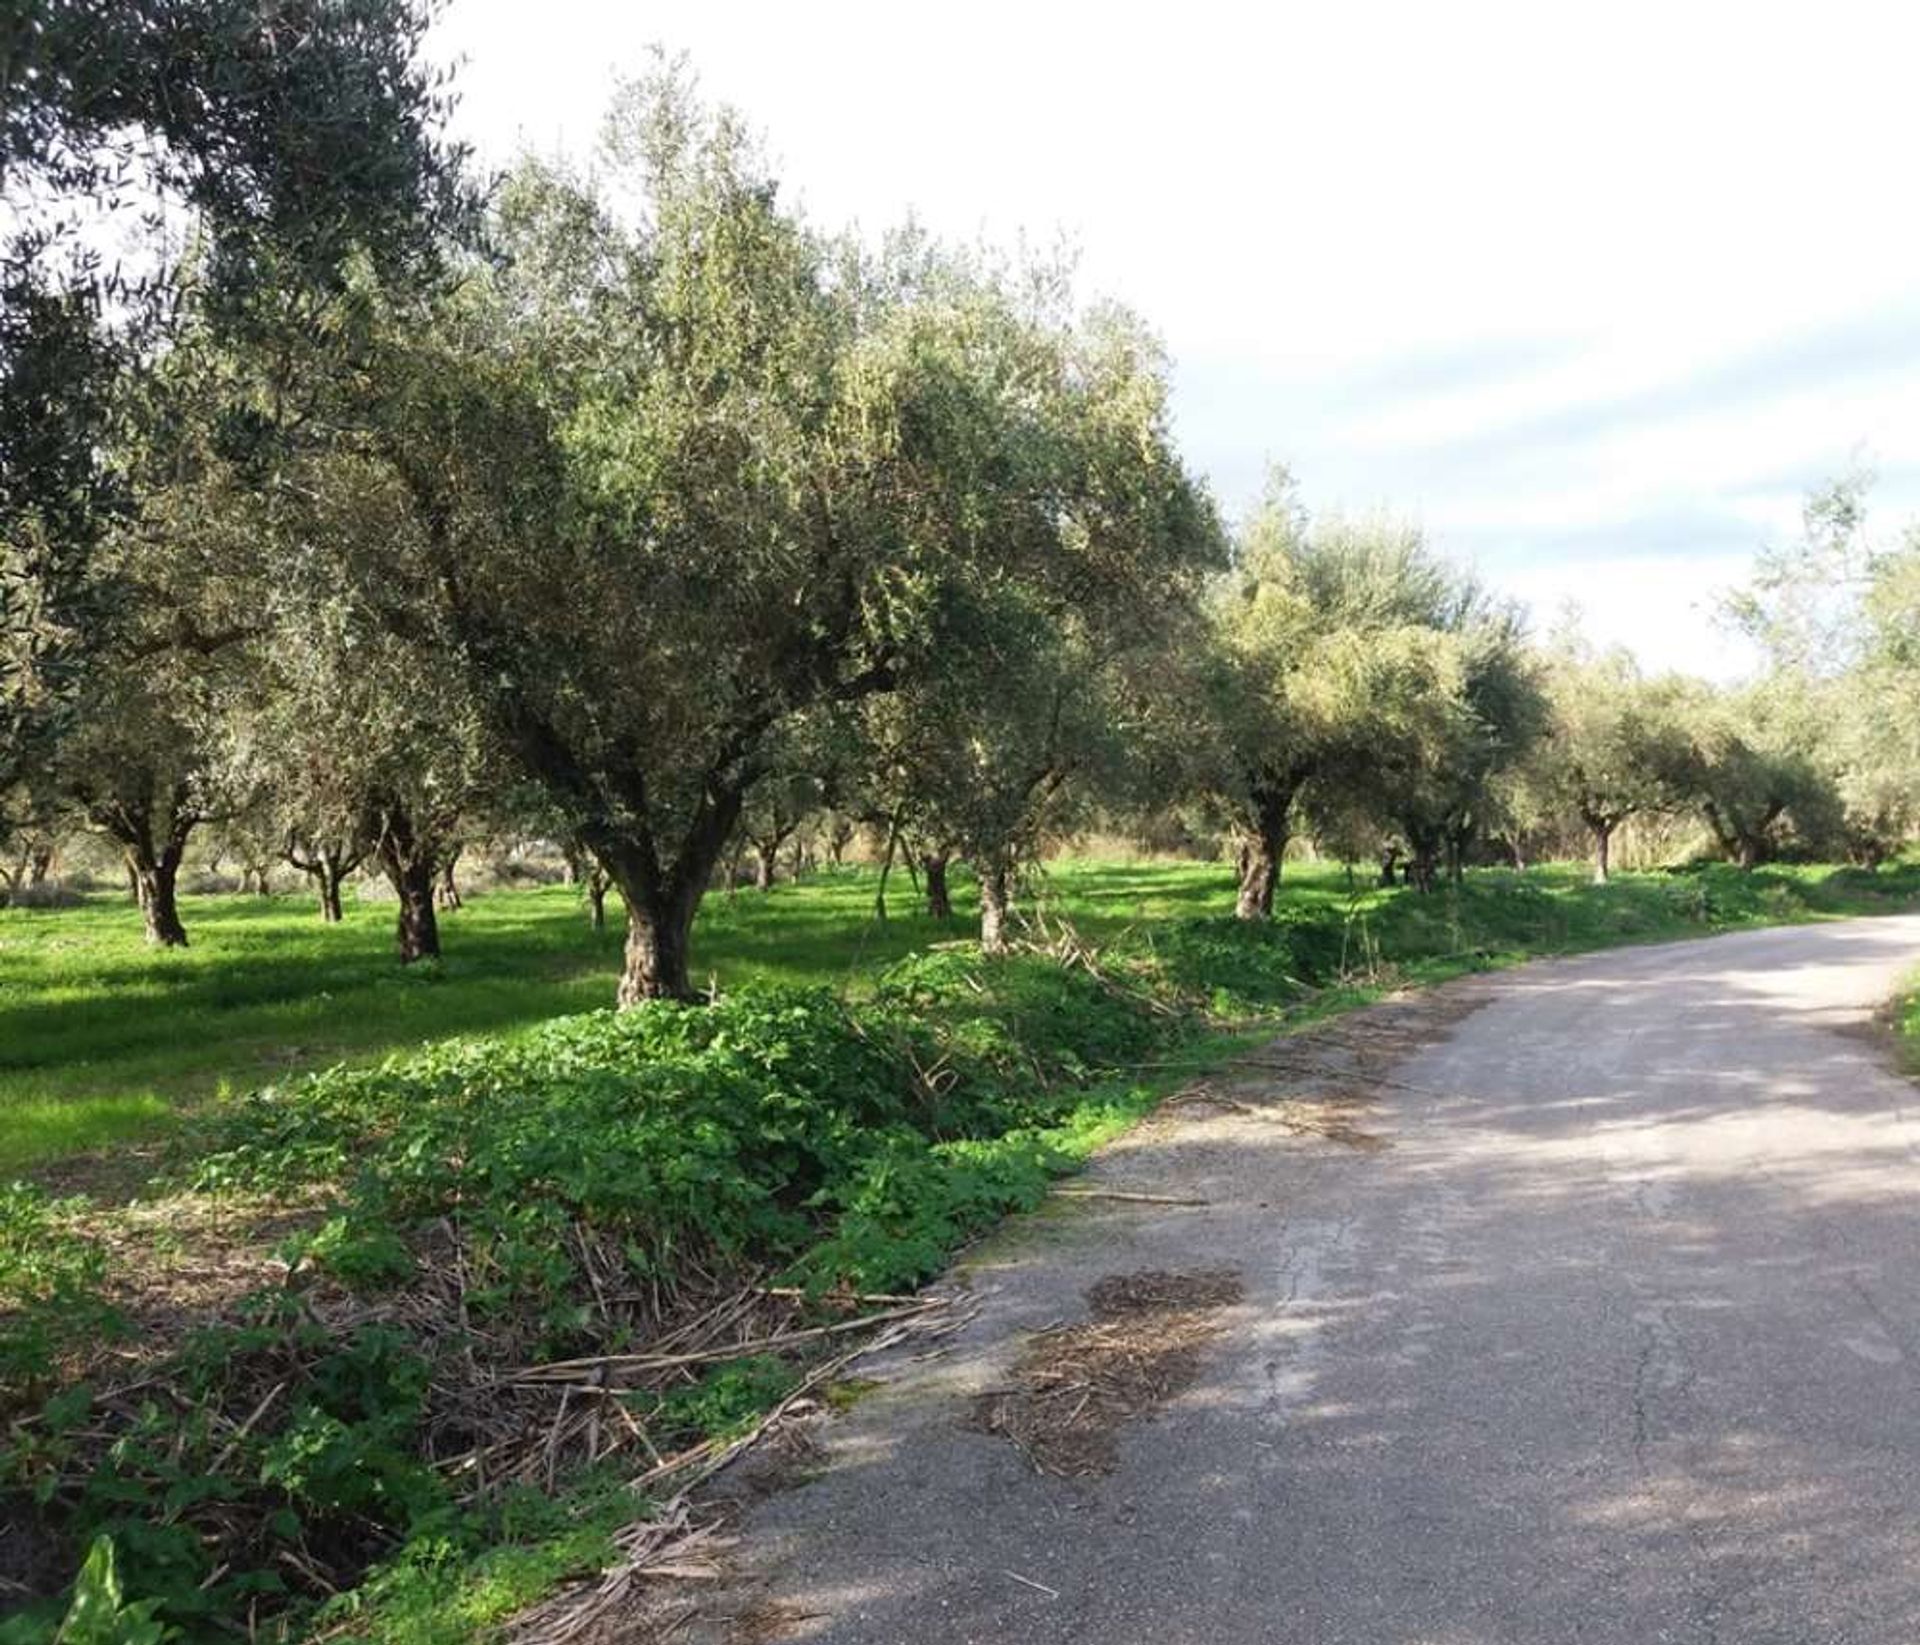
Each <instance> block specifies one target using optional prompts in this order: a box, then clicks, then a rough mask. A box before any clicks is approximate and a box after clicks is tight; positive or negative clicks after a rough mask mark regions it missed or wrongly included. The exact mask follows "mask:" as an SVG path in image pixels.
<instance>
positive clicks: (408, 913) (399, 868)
mask: <svg viewBox="0 0 1920 1645" xmlns="http://www.w3.org/2000/svg"><path fill="white" fill-rule="evenodd" d="M380 860H381V864H382V866H383V867H385V869H386V871H387V881H388V883H389V884H390V885H392V887H393V890H394V895H395V896H397V897H398V898H399V899H400V917H399V919H398V921H397V922H396V923H395V927H394V930H395V935H396V937H397V939H398V941H399V944H400V963H401V964H402V965H412V964H413V962H414V961H415V960H437V959H438V958H439V957H440V917H439V915H438V914H437V913H436V912H435V910H434V873H433V864H432V863H431V862H422V861H419V860H407V861H399V860H396V859H394V858H392V857H390V856H389V855H388V854H387V853H386V852H382V853H381V855H380Z"/></svg>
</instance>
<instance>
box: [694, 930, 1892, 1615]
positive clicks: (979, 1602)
mask: <svg viewBox="0 0 1920 1645" xmlns="http://www.w3.org/2000/svg"><path fill="white" fill-rule="evenodd" d="M1916 962H1920V917H1899V918H1888V919H1878V920H1870V921H1868V920H1862V921H1851V922H1847V923H1844V924H1833V925H1822V926H1813V927H1801V928H1798V929H1790V930H1778V931H1763V932H1753V933H1742V934H1739V935H1733V936H1726V937H1719V938H1713V939H1709V940H1706V941H1701V942H1692V943H1684V944H1675V945H1669V946H1661V947H1653V948H1638V949H1630V950H1618V951H1614V952H1611V953H1606V954H1600V955H1594V956H1590V957H1584V958H1580V959H1575V960H1570V961H1557V962H1552V963H1547V964H1541V965H1536V966H1531V967H1528V968H1526V969H1524V970H1521V971H1517V972H1511V973H1507V974H1505V975H1504V976H1501V977H1498V978H1476V979H1470V980H1468V981H1466V982H1464V983H1461V984H1456V985H1454V986H1453V987H1452V988H1450V989H1447V990H1442V991H1441V992H1440V993H1439V995H1437V996H1435V997H1433V998H1430V999H1428V1000H1426V1001H1424V1002H1420V1003H1416V1004H1412V1005H1403V1006H1387V1007H1384V1008H1379V1009H1377V1010H1376V1011H1375V1012H1372V1013H1366V1014H1363V1015H1362V1016H1360V1017H1354V1018H1348V1019H1345V1020H1344V1021H1343V1022H1342V1023H1340V1024H1338V1025H1335V1026H1334V1027H1333V1028H1332V1029H1330V1030H1329V1031H1327V1032H1326V1033H1325V1034H1323V1035H1321V1036H1319V1037H1318V1038H1317V1039H1313V1040H1309V1041H1307V1042H1304V1047H1305V1048H1304V1049H1302V1048H1301V1045H1299V1044H1296V1043H1295V1042H1284V1043H1283V1044H1282V1045H1280V1046H1278V1047H1276V1048H1274V1049H1273V1051H1272V1053H1271V1054H1270V1055H1266V1056H1264V1057H1263V1058H1261V1059H1260V1060H1263V1061H1265V1062H1266V1063H1268V1064H1269V1065H1270V1066H1266V1067H1250V1068H1244V1069H1242V1070H1241V1071H1240V1072H1239V1073H1238V1074H1237V1075H1236V1076H1235V1078H1234V1079H1233V1080H1232V1081H1231V1082H1230V1084H1229V1085H1228V1087H1227V1088H1226V1089H1225V1090H1224V1091H1223V1092H1221V1093H1220V1094H1221V1095H1222V1097H1223V1100H1222V1101H1221V1102H1219V1103H1217V1104H1216V1103H1212V1102H1209V1101H1205V1100H1194V1101H1190V1102H1187V1103H1183V1104H1180V1105H1178V1106H1176V1107H1175V1108H1174V1109H1172V1110H1170V1111H1169V1113H1168V1114H1167V1115H1166V1116H1165V1117H1164V1118H1162V1119H1160V1120H1157V1121H1155V1122H1153V1123H1152V1124H1150V1125H1148V1126H1146V1127H1144V1128H1142V1130H1140V1131H1139V1132H1138V1133H1136V1134H1135V1135H1134V1136H1133V1137H1131V1138H1130V1139H1128V1140H1127V1141H1126V1142H1125V1143H1123V1144H1122V1145H1120V1146H1119V1147H1117V1148H1115V1149H1113V1150H1111V1151H1109V1153H1108V1154H1106V1155H1105V1156H1103V1157H1102V1159H1101V1161H1100V1162H1099V1164H1098V1166H1097V1168H1096V1170H1095V1172H1094V1173H1093V1175H1092V1176H1091V1177H1090V1178H1082V1179H1080V1182H1079V1184H1078V1185H1077V1186H1079V1187H1080V1188H1082V1189H1085V1188H1086V1187H1089V1186H1092V1187H1096V1188H1099V1187H1105V1188H1107V1189H1111V1190H1114V1191H1116V1192H1120V1193H1137V1194H1161V1195H1165V1196H1169V1197H1178V1198H1186V1199H1194V1200H1201V1201H1204V1202H1205V1203H1204V1204H1195V1205H1163V1204H1153V1203H1148V1202H1146V1201H1143V1200H1127V1199H1118V1198H1116V1199H1112V1200H1099V1199H1087V1198H1082V1199H1077V1200H1073V1201H1070V1202H1065V1203H1060V1204H1056V1205H1054V1206H1052V1207H1051V1208H1050V1209H1049V1210H1048V1211H1045V1212H1043V1213H1042V1214H1040V1215H1039V1216H1037V1217H1034V1218H1030V1219H1023V1220H1022V1221H1021V1222H1019V1223H1017V1224H1015V1225H1014V1226H1013V1227H1011V1228H1010V1229H1009V1230H1008V1232H1007V1233H1006V1234H1004V1235H1003V1236H1001V1237H1000V1238H998V1239H997V1240H995V1241H994V1242H992V1243H991V1244H990V1245H989V1246H988V1247H987V1248H986V1249H985V1250H984V1251H983V1252H981V1253H980V1254H979V1255H978V1256H977V1257H976V1258H975V1259H974V1260H973V1261H972V1263H971V1264H970V1265H969V1267H968V1268H967V1269H966V1270H965V1271H964V1273H963V1280H962V1283H963V1284H964V1285H965V1286H967V1287H968V1288H969V1289H970V1293H971V1295H972V1296H973V1297H975V1298H977V1299H978V1304H979V1312H978V1315H977V1317H976V1318H975V1319H974V1321H973V1323H972V1324H971V1325H969V1326H968V1327H967V1328H966V1330H965V1331H964V1332H962V1333H960V1334H958V1335H956V1336H955V1337H953V1338H952V1339H950V1340H951V1351H950V1352H948V1353H947V1354H946V1355H945V1356H944V1357H941V1358H937V1359H933V1360H927V1361H921V1362H917V1363H916V1362H914V1361H912V1360H910V1359H907V1358H904V1357H903V1358H901V1359H900V1360H899V1361H897V1362H895V1363H891V1364H887V1365H883V1366H882V1367H881V1368H880V1369H879V1370H878V1371H876V1372H875V1373H874V1374H875V1375H878V1376H881V1377H883V1378H884V1382H883V1386H882V1387H881V1389H880V1390H879V1391H878V1392H876V1393H875V1394H873V1395H872V1396H871V1397H869V1398H867V1399H865V1400H863V1401H861V1402H860V1403H859V1404H857V1405H856V1406H855V1407H854V1409H853V1411H852V1412H851V1413H850V1414H849V1415H848V1416H846V1417H844V1418H841V1419H839V1420H836V1421H833V1422H831V1423H829V1424H827V1425H826V1427H825V1431H824V1433H823V1435H822V1438H823V1443H824V1451H823V1453H822V1456H821V1458H820V1465H819V1469H818V1472H817V1473H816V1474H815V1476H814V1477H813V1478H812V1479H811V1480H810V1482H808V1483H805V1484H802V1485H799V1486H797V1487H790V1488H786V1489H781V1490H778V1491H774V1492H772V1493H771V1494H767V1495H765V1496H763V1497H757V1498H755V1499H754V1500H752V1501H751V1503H750V1504H749V1505H747V1506H746V1507H745V1508H744V1509H743V1512H742V1522H741V1525H740V1533H741V1541H740V1544H739V1547H738V1552H737V1561H738V1572H739V1574H738V1576H737V1578H736V1579H735V1580H734V1581H733V1582H731V1583H729V1584H727V1585H725V1586H723V1587H722V1588H721V1590H720V1591H719V1592H718V1593H717V1594H716V1596H715V1597H714V1598H713V1599H712V1600H711V1601H709V1602H708V1604H707V1606H706V1608H705V1609H706V1619H705V1620H704V1621H703V1622H701V1623H699V1624H696V1625H694V1626H692V1627H691V1628H689V1629H688V1631H687V1635H686V1637H689V1638H711V1639H714V1640H726V1639H732V1640H735V1641H741V1642H745V1641H772V1640H785V1639H793V1640H802V1639H804V1640H814V1641H830V1642H833V1645H933V1642H945V1641H953V1642H971V1645H1033V1642H1038V1641H1049V1642H1052V1641H1059V1642H1081V1645H1188V1642H1191V1645H1243V1642H1244V1645H1253V1642H1261V1645H1279V1642H1287V1645H1523V1642H1524V1645H1533V1642H1541V1645H1547V1642H1552V1645H1565V1642H1571V1641H1579V1642H1606V1645H1614V1642H1617V1645H1655V1642H1665V1641H1672V1642H1675V1645H1816V1642H1817V1645H1840V1642H1843V1641H1844V1642H1849V1645H1851V1642H1860V1645H1913V1642H1915V1641H1917V1640H1920V1194H1917V1192H1916V1190H1920V1153H1917V1152H1916V1145H1917V1144H1920V1129H1916V1120H1915V1094H1916V1093H1915V1087H1914V1086H1913V1085H1911V1084H1910V1083H1909V1082H1908V1081H1907V1080H1906V1079H1904V1078H1902V1077H1900V1076H1899V1075H1898V1074H1897V1073H1895V1072H1894V1071H1893V1069H1892V1066H1891V1061H1890V1057H1889V1053H1888V1050H1887V1048H1886V1046H1885V1045H1884V1044H1883V1043H1881V1042H1880V1041H1879V1039H1878V1038H1877V1037H1876V1035H1875V1034H1874V1033H1873V1032H1872V1031H1871V1029H1870V1025H1869V1017H1870V1013H1871V1011H1872V1009H1873V1008H1874V1007H1876V1006H1877V1005H1879V1004H1880V1003H1881V1002H1883V1001H1884V1000H1885V999H1886V998H1887V997H1888V996H1889V994H1890V993H1891V992H1892V991H1893V989H1894V987H1895V986H1896V984H1897V982H1898V980H1899V978H1900V976H1901V974H1902V973H1903V972H1904V971H1906V970H1907V969H1908V968H1909V967H1911V966H1912V965H1914V964H1915V963H1916ZM1324 1099H1335V1100H1334V1102H1333V1105H1332V1106H1326V1105H1325V1102H1324ZM1355 1099H1360V1100H1358V1101H1356V1100H1355ZM1316 1103H1319V1104H1320V1105H1319V1106H1316ZM1316 1116H1318V1117H1319V1120H1325V1119H1327V1117H1328V1116H1332V1118H1333V1121H1334V1123H1329V1124H1325V1125H1320V1124H1319V1123H1318V1121H1317V1120H1316ZM1223 1266H1225V1267H1231V1268H1233V1269H1236V1270H1238V1272H1239V1274H1240V1276H1241V1280H1242V1283H1243V1285H1244V1298H1243V1300H1242V1301H1241V1302H1240V1303H1239V1304H1237V1305H1235V1306H1233V1307H1231V1308H1230V1309H1229V1310H1228V1311H1227V1313H1226V1314H1225V1315H1224V1316H1222V1317H1221V1324H1222V1325H1223V1326H1224V1329H1223V1331H1222V1334H1221V1335H1220V1336H1219V1337H1218V1338H1217V1339H1215V1341H1214V1342H1213V1344H1212V1345H1211V1347H1210V1348H1209V1349H1208V1350H1207V1352H1206V1356H1205V1359H1204V1363H1203V1368H1202V1371H1201V1375H1200V1378H1199V1380H1198V1382H1197V1383H1196V1384H1195V1385H1193V1386H1191V1387H1190V1388H1188V1389H1187V1390H1186V1391H1185V1392H1183V1393H1180V1394H1179V1395H1178V1396H1177V1397H1175V1398H1173V1399H1172V1400H1171V1401H1169V1402H1168V1403H1167V1404H1165V1405H1163V1406H1162V1407H1161V1408H1160V1409H1159V1410H1158V1411H1157V1412H1155V1413H1153V1414H1152V1415H1151V1416H1149V1417H1147V1418H1145V1419H1143V1420H1140V1421H1138V1422H1135V1423H1132V1424H1130V1425H1129V1426H1128V1427H1127V1429H1126V1430H1125V1431H1124V1432H1123V1433H1122V1434H1121V1436H1120V1440H1119V1453H1118V1458H1119V1460H1118V1466H1117V1467H1116V1468H1115V1469H1114V1470H1113V1471H1112V1472H1111V1473H1109V1474H1106V1475H1104V1476H1102V1477H1097V1478H1092V1479H1062V1478H1053V1477H1047V1476H1044V1475H1041V1474H1038V1473H1036V1472H1035V1471H1034V1470H1033V1468H1032V1467H1031V1466H1029V1464H1028V1461H1027V1459H1026V1458H1025V1457H1024V1456H1023V1455H1022V1454H1021V1453H1020V1452H1019V1451H1017V1450H1016V1449H1015V1448H1014V1447H1013V1446H1012V1445H1010V1444H1008V1443H1007V1442H1006V1441H1005V1440H1004V1439H1002V1438H998V1437H995V1436H994V1435H992V1434H989V1433H984V1432H981V1431H978V1429H977V1428H975V1427H973V1426H970V1425H969V1420H968V1412H969V1410H970V1409H971V1408H972V1401H973V1400H974V1398H975V1397H977V1396H978V1395H979V1393H980V1392H981V1390H984V1389H992V1388H995V1387H1002V1386H1005V1385H1006V1383H1007V1380H1008V1378H1009V1376H1010V1375H1012V1369H1011V1368H1012V1367H1013V1366H1014V1365H1015V1363H1016V1360H1017V1358H1018V1355H1019V1353H1020V1351H1021V1348H1022V1345H1023V1344H1024V1343H1027V1342H1029V1341H1030V1340H1031V1333H1032V1332H1033V1331H1035V1330H1038V1329H1041V1328H1043V1327H1046V1326H1048V1325H1051V1324H1054V1323H1056V1322H1059V1321H1063V1320H1065V1321H1072V1320H1076V1319H1082V1318H1084V1317H1085V1316H1086V1309H1087V1304H1086V1301H1085V1293H1086V1291H1087V1289H1088V1288H1089V1286H1091V1285H1092V1284H1093V1283H1095V1282H1096V1281H1097V1280H1099V1279H1101V1278H1102V1277H1105V1276H1108V1275H1112V1274H1116V1273H1129V1272H1134V1271H1138V1270H1145V1269H1155V1270H1174V1271H1184V1270H1192V1269H1201V1268H1205V1269H1217V1268H1220V1267H1223Z"/></svg>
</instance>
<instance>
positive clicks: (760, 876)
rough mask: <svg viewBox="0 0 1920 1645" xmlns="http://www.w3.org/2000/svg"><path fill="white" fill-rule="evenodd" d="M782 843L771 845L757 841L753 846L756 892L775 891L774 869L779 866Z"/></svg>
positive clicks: (776, 842)
mask: <svg viewBox="0 0 1920 1645" xmlns="http://www.w3.org/2000/svg"><path fill="white" fill-rule="evenodd" d="M779 857H780V842H779V841H778V840H775V841H773V842H772V843H771V844H769V843H768V842H767V841H765V840H756V841H755V842H754V846H753V888H754V890H756V891H771V890H772V889H773V874H774V869H775V868H776V867H778V865H779Z"/></svg>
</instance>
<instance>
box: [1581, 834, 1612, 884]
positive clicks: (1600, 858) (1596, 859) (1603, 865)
mask: <svg viewBox="0 0 1920 1645" xmlns="http://www.w3.org/2000/svg"><path fill="white" fill-rule="evenodd" d="M1587 826H1588V827H1589V828H1591V829H1592V830H1593V883H1594V884H1595V885H1605V884H1606V883H1607V877H1608V875H1609V874H1611V873H1612V871H1613V830H1614V824H1612V823H1610V822H1595V821H1594V820H1593V819H1591V818H1589V819H1588V821H1587Z"/></svg>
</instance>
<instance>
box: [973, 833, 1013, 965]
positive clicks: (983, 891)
mask: <svg viewBox="0 0 1920 1645" xmlns="http://www.w3.org/2000/svg"><path fill="white" fill-rule="evenodd" d="M973 866H974V871H975V873H976V874H977V875H978V876H979V879H980V952H981V953H983V954H1004V953H1006V952H1007V951H1008V949H1009V947H1010V946H1011V943H1010V940H1009V935H1008V931H1007V923H1008V920H1009V918H1010V917H1011V915H1012V913H1013V859H1012V858H1011V857H1008V856H1006V855H1004V854H1002V853H998V852H995V853H991V854H988V855H984V856H981V857H977V858H975V859H974V865H973Z"/></svg>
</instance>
